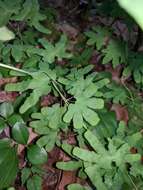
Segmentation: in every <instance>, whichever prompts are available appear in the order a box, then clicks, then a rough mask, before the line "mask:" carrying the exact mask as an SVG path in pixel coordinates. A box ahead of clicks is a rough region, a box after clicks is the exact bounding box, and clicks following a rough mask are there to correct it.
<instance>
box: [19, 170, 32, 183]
mask: <svg viewBox="0 0 143 190" xmlns="http://www.w3.org/2000/svg"><path fill="white" fill-rule="evenodd" d="M30 174H31V170H30V168H23V169H22V172H21V181H22V185H24V184H25V183H26V181H27V180H28V178H29V177H30Z"/></svg>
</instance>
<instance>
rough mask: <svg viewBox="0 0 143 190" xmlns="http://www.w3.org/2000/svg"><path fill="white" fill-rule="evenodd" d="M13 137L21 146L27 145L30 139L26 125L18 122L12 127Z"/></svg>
mask: <svg viewBox="0 0 143 190" xmlns="http://www.w3.org/2000/svg"><path fill="white" fill-rule="evenodd" d="M12 136H13V138H14V140H15V141H16V142H18V143H19V144H27V142H28V138H29V131H28V129H27V127H26V126H25V124H24V123H21V122H17V123H15V125H14V126H13V127H12Z"/></svg>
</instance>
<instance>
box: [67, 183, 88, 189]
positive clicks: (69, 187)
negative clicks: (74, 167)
mask: <svg viewBox="0 0 143 190" xmlns="http://www.w3.org/2000/svg"><path fill="white" fill-rule="evenodd" d="M67 189H68V190H91V188H90V187H86V186H82V185H80V184H77V183H73V184H70V185H68V187H67Z"/></svg>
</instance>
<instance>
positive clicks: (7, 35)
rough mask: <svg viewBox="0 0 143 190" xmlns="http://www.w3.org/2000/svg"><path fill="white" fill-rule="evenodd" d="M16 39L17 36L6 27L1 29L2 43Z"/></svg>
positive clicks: (0, 38) (0, 39) (0, 37)
mask: <svg viewBox="0 0 143 190" xmlns="http://www.w3.org/2000/svg"><path fill="white" fill-rule="evenodd" d="M14 38H15V34H14V33H13V32H12V31H10V30H9V29H8V28H7V27H6V26H3V27H0V41H4V42H5V41H10V40H13V39H14Z"/></svg>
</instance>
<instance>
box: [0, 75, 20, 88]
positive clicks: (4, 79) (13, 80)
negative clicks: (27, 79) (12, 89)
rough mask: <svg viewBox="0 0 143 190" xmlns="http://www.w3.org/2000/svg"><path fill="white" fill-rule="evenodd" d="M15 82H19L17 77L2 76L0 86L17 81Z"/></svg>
mask: <svg viewBox="0 0 143 190" xmlns="http://www.w3.org/2000/svg"><path fill="white" fill-rule="evenodd" d="M15 82H17V77H10V78H0V86H2V85H4V84H7V83H15Z"/></svg>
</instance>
